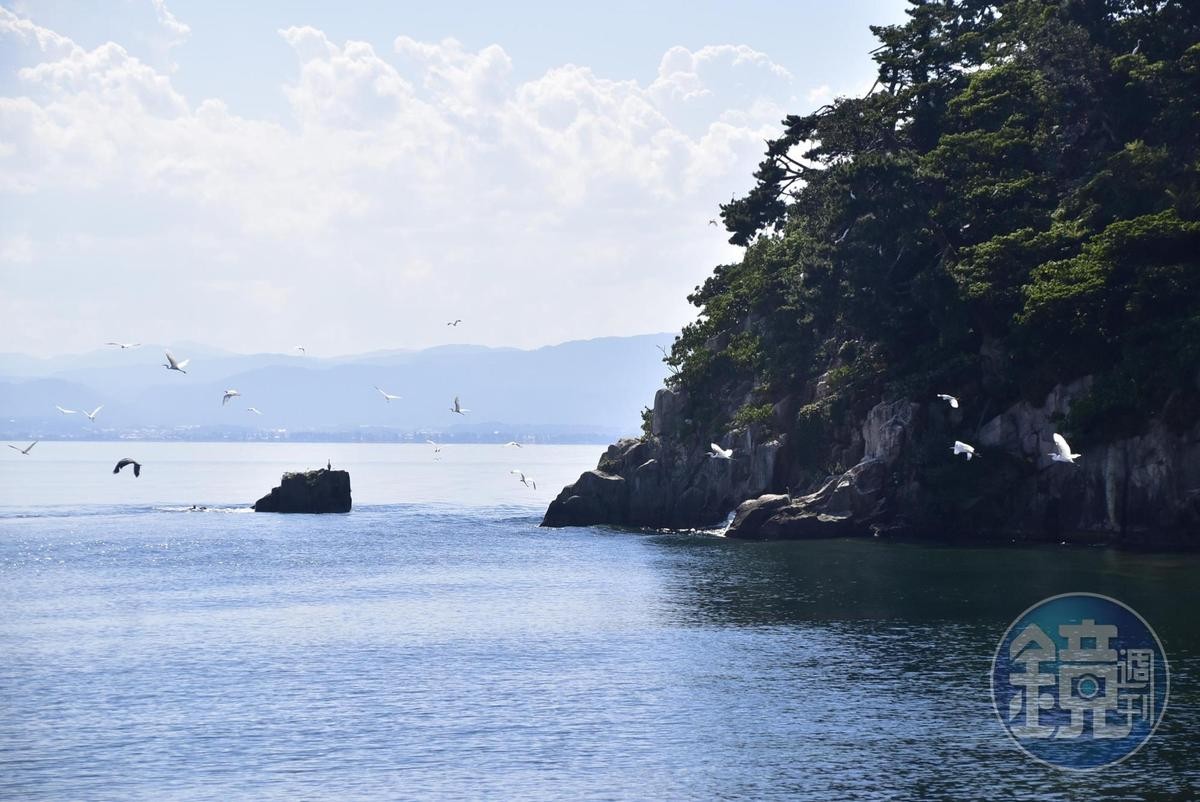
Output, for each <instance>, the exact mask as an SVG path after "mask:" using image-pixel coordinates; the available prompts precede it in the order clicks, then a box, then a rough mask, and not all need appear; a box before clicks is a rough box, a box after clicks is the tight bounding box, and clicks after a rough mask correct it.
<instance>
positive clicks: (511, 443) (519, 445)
mask: <svg viewBox="0 0 1200 802" xmlns="http://www.w3.org/2000/svg"><path fill="white" fill-rule="evenodd" d="M509 446H516V447H517V448H520V447H521V444H520V443H518V442H517V441H516V440H509V441H508V442H507V443H505V444H504V447H505V448H508V447H509Z"/></svg>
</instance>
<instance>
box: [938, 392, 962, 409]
mask: <svg viewBox="0 0 1200 802" xmlns="http://www.w3.org/2000/svg"><path fill="white" fill-rule="evenodd" d="M937 397H938V398H940V399H942V400H943V401H945V402H946V403H947V404H949V405H950V408H951V409H958V399H957V398H955V397H954V396H952V395H946V394H945V393H938V394H937Z"/></svg>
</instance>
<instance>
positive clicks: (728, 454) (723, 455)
mask: <svg viewBox="0 0 1200 802" xmlns="http://www.w3.org/2000/svg"><path fill="white" fill-rule="evenodd" d="M708 447H709V448H711V449H712V453H711V454H709V455H708V458H709V459H733V449H732V448H721V447H720V446H719V445H717V444H716V443H709V444H708Z"/></svg>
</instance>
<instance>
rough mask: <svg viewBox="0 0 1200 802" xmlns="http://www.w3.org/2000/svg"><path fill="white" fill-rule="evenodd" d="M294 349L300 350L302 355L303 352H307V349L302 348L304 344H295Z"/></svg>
mask: <svg viewBox="0 0 1200 802" xmlns="http://www.w3.org/2000/svg"><path fill="white" fill-rule="evenodd" d="M296 350H297V351H299V352H300V353H301V354H302V355H303V354H307V353H308V351H305V350H304V346H303V345H297V346H296Z"/></svg>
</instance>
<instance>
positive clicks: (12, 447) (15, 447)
mask: <svg viewBox="0 0 1200 802" xmlns="http://www.w3.org/2000/svg"><path fill="white" fill-rule="evenodd" d="M37 444H38V441H37V440H34V441H33V442H32V443H30V444H29V445H27V446H25V447H24V448H21V447H20V446H14V445H13V444H12V443H9V444H8V447H9V448H11V449H13V450H14V451H20V452H21V453H22V454H24V455H25V456H27V457H28V456H29V452H30V451H31V450H32V449H33V447H34V446H36V445H37Z"/></svg>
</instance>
